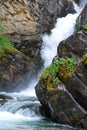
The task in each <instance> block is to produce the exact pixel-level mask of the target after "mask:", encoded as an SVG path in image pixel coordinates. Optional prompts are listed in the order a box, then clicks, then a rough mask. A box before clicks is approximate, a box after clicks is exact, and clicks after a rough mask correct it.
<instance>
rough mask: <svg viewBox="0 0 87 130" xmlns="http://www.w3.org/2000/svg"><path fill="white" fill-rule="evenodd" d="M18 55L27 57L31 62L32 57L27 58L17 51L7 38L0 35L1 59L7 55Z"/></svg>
mask: <svg viewBox="0 0 87 130" xmlns="http://www.w3.org/2000/svg"><path fill="white" fill-rule="evenodd" d="M13 52H15V53H18V54H19V55H21V56H23V57H25V58H26V59H27V60H28V61H31V58H30V57H27V56H26V55H25V54H24V53H23V52H21V51H19V50H17V49H16V48H15V47H14V46H13V45H12V44H11V43H10V41H9V40H8V38H7V37H6V36H3V35H0V57H3V56H4V57H5V56H6V55H7V53H13Z"/></svg>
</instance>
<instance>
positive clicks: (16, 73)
mask: <svg viewBox="0 0 87 130" xmlns="http://www.w3.org/2000/svg"><path fill="white" fill-rule="evenodd" d="M30 66H31V58H29V57H27V56H26V55H24V54H23V53H22V52H20V51H18V50H17V49H15V48H14V47H13V46H12V44H11V43H10V42H9V41H8V40H7V39H6V38H5V37H4V36H3V35H1V36H0V91H1V90H4V91H5V90H7V89H8V88H9V87H10V89H11V87H12V88H13V87H15V86H17V85H18V84H19V83H21V82H22V83H23V82H24V75H25V74H27V72H28V71H29V68H30Z"/></svg>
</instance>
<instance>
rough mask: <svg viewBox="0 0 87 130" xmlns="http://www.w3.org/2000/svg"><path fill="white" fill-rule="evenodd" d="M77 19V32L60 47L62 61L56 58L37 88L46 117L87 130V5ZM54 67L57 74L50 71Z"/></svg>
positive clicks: (44, 73)
mask: <svg viewBox="0 0 87 130" xmlns="http://www.w3.org/2000/svg"><path fill="white" fill-rule="evenodd" d="M78 19H79V20H77V25H79V27H78V29H77V31H76V32H75V33H74V34H73V35H72V36H70V37H69V38H67V39H66V40H64V41H62V42H60V44H59V46H58V49H57V56H56V57H57V60H58V61H59V62H57V61H56V60H55V59H56V58H54V60H53V62H54V63H52V64H51V66H50V67H48V68H47V69H46V70H45V71H44V72H43V74H42V76H41V77H40V80H39V82H38V84H37V85H36V88H35V89H36V94H37V97H38V99H39V100H40V102H41V104H42V107H43V109H44V112H43V113H44V114H45V116H47V117H48V118H50V119H51V120H53V121H55V122H58V123H63V124H69V125H72V126H75V127H80V128H81V127H82V128H85V129H87V28H86V27H84V26H83V25H87V5H86V6H85V8H84V9H83V11H82V13H81V14H80V16H79V17H78ZM66 57H67V58H66ZM69 57H71V59H68V58H69ZM72 57H74V58H75V62H76V63H75V65H76V67H75V65H73V64H72V63H73V62H74V61H73V62H72V60H73V58H72ZM67 60H68V61H69V62H68V63H69V64H70V66H69V64H67ZM57 64H58V67H57ZM52 67H53V69H54V72H55V74H54V72H51V71H52ZM56 67H57V69H56ZM56 70H57V71H56ZM53 76H54V77H53ZM55 84H56V85H55Z"/></svg>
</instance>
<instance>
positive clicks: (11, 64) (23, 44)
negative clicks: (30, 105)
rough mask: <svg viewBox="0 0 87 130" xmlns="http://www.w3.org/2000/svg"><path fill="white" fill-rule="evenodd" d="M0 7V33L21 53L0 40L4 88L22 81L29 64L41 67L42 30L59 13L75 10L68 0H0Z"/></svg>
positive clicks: (0, 85) (63, 14)
mask: <svg viewBox="0 0 87 130" xmlns="http://www.w3.org/2000/svg"><path fill="white" fill-rule="evenodd" d="M0 9H1V13H2V16H3V18H2V23H3V26H4V27H5V32H1V35H2V34H3V35H4V33H6V34H7V35H8V37H9V39H10V42H11V43H12V44H13V45H14V47H15V48H16V49H18V50H20V51H21V52H23V53H24V54H23V53H21V52H20V53H19V52H18V50H17V51H16V50H15V49H13V50H12V49H11V51H9V47H8V48H7V49H6V44H5V43H6V41H3V40H2V41H1V44H2V45H3V46H4V47H3V54H4V55H3V56H2V54H0V55H1V57H0V58H1V62H0V70H2V71H1V72H0V87H1V88H5V87H6V86H7V87H8V86H17V85H18V84H19V83H20V82H22V80H23V78H24V75H26V73H27V72H28V71H29V68H30V67H31V66H34V65H35V66H37V67H36V69H37V68H38V67H39V66H40V64H41V57H40V49H41V43H42V38H41V35H42V33H44V32H48V31H49V30H50V29H51V28H52V27H53V25H54V23H55V21H56V18H57V17H58V16H60V17H62V16H65V15H66V14H67V13H69V12H71V13H74V9H73V5H72V2H70V1H68V0H61V1H60V0H50V1H49V0H41V1H39V0H30V1H29V0H2V1H0ZM1 38H2V37H1ZM1 48H2V47H1ZM26 56H27V57H28V58H29V61H28V58H27V57H26ZM30 59H32V60H30ZM30 61H32V62H33V64H32V65H31V62H30ZM6 66H7V68H6ZM25 81H26V80H25Z"/></svg>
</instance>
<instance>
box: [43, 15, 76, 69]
mask: <svg viewBox="0 0 87 130" xmlns="http://www.w3.org/2000/svg"><path fill="white" fill-rule="evenodd" d="M77 16H78V14H77V13H76V14H68V15H67V16H66V17H63V18H58V19H57V23H56V25H55V28H54V29H53V30H51V35H47V34H45V35H44V36H43V46H42V51H41V55H42V59H43V60H44V66H45V67H46V66H48V65H49V64H51V62H52V59H53V57H54V56H55V55H56V54H57V46H58V44H59V42H60V41H62V40H64V39H66V38H68V37H69V36H70V35H72V34H73V32H74V26H75V23H76V18H77Z"/></svg>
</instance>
